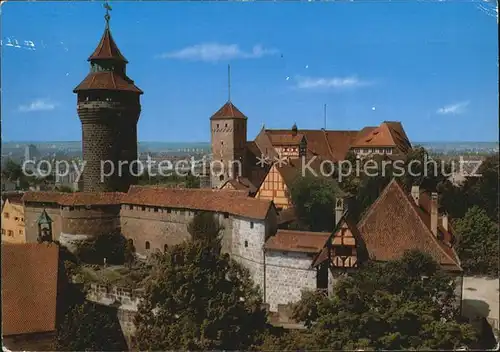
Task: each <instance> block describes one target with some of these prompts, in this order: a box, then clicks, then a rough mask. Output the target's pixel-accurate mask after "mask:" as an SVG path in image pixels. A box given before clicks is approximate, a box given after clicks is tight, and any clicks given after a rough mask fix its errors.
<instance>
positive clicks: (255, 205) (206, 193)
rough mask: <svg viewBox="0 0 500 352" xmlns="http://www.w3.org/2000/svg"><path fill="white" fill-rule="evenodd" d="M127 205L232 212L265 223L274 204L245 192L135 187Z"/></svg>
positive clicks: (126, 200) (125, 198)
mask: <svg viewBox="0 0 500 352" xmlns="http://www.w3.org/2000/svg"><path fill="white" fill-rule="evenodd" d="M123 203H127V204H142V205H148V206H158V207H171V208H181V209H193V210H206V211H213V212H221V213H229V214H234V215H238V216H242V217H247V218H252V219H259V220H263V219H265V218H266V216H267V214H268V212H269V208H270V207H271V206H272V204H273V203H272V201H266V200H261V199H255V198H251V197H248V196H246V195H245V194H244V193H242V192H241V191H229V190H212V189H188V188H185V189H179V188H164V187H141V186H131V187H130V189H129V191H128V193H127V194H126V195H125V196H124V198H123Z"/></svg>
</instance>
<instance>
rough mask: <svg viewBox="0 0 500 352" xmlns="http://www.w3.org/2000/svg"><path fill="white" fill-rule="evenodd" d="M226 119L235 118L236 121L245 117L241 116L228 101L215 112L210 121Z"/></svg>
mask: <svg viewBox="0 0 500 352" xmlns="http://www.w3.org/2000/svg"><path fill="white" fill-rule="evenodd" d="M227 118H233V119H234V118H237V119H246V118H247V117H246V116H245V115H243V113H242V112H241V111H240V110H239V109H238V108H237V107H236V106H234V105H233V103H231V102H230V101H228V102H227V103H225V104H224V105H222V107H221V108H220V109H219V110H217V112H216V113H215V114H213V115H212V117H211V118H210V120H217V119H227Z"/></svg>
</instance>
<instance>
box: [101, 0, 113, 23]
mask: <svg viewBox="0 0 500 352" xmlns="http://www.w3.org/2000/svg"><path fill="white" fill-rule="evenodd" d="M103 6H104V8H105V9H106V15H104V19H105V20H106V26H109V20H110V18H111V16H110V15H109V11H111V6H109V3H108V2H107V1H104V5H103Z"/></svg>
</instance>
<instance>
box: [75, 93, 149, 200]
mask: <svg viewBox="0 0 500 352" xmlns="http://www.w3.org/2000/svg"><path fill="white" fill-rule="evenodd" d="M139 114H140V104H139V103H138V102H137V104H136V105H133V104H132V105H130V104H129V105H124V104H121V103H118V102H107V101H80V102H79V103H78V115H79V117H80V120H81V122H82V150H83V160H84V161H85V162H86V165H85V170H84V173H83V187H84V191H86V192H106V191H107V192H110V191H121V192H127V190H128V188H129V186H130V183H131V182H135V181H133V177H131V175H130V173H129V172H127V171H128V167H126V168H124V170H125V171H124V173H123V174H122V175H121V176H120V175H117V174H114V175H113V176H111V177H105V178H103V179H102V178H101V161H110V162H112V163H113V164H114V165H115V169H117V168H118V164H119V161H127V162H128V163H130V162H131V161H132V160H135V159H137V133H136V128H137V126H136V125H137V120H138V117H139Z"/></svg>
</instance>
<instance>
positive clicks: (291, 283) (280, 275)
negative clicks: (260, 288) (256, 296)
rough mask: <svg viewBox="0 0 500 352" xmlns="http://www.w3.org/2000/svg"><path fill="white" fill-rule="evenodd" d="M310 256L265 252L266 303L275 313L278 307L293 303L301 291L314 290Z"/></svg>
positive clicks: (300, 296) (297, 299) (300, 295)
mask: <svg viewBox="0 0 500 352" xmlns="http://www.w3.org/2000/svg"><path fill="white" fill-rule="evenodd" d="M311 262H312V255H311V254H309V253H299V252H278V251H269V250H267V251H266V303H268V304H269V310H270V311H273V312H276V311H277V310H278V305H286V304H290V303H295V302H297V301H299V300H300V299H301V298H302V291H303V290H307V289H308V290H315V289H316V270H315V269H311Z"/></svg>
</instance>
